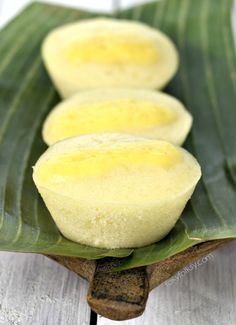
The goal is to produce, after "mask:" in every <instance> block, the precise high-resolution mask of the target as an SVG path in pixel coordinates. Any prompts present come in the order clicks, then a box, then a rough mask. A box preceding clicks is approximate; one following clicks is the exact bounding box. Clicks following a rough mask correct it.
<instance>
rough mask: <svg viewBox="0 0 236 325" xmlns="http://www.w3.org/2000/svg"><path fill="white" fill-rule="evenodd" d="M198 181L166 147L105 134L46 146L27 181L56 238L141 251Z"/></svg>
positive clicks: (196, 169)
mask: <svg viewBox="0 0 236 325" xmlns="http://www.w3.org/2000/svg"><path fill="white" fill-rule="evenodd" d="M200 176H201V170H200V166H199V164H198V162H197V161H196V159H195V158H194V157H193V156H192V155H191V154H190V153H188V152H187V151H186V150H184V149H182V148H180V147H177V146H174V145H172V144H170V143H168V142H165V141H161V140H155V139H147V138H144V137H140V136H135V135H128V134H121V133H120V134H119V133H104V134H97V135H84V136H79V137H74V138H69V139H66V140H63V141H60V142H57V143H56V144H54V145H52V146H51V147H49V149H48V150H47V151H46V152H45V153H44V154H43V155H42V156H41V157H40V159H39V160H38V162H37V163H36V165H35V166H34V172H33V179H34V182H35V184H36V186H37V188H38V190H39V192H40V194H41V195H42V197H43V199H44V202H45V204H46V206H47V207H48V209H49V211H50V213H51V215H52V217H53V219H54V220H55V222H56V224H57V226H58V228H59V229H60V231H61V232H62V234H63V235H64V236H65V237H67V238H69V239H71V240H73V241H76V242H79V243H81V244H85V245H90V246H94V247H104V248H118V247H141V246H144V245H148V244H151V243H153V242H156V241H158V240H160V239H162V238H163V237H164V236H165V235H166V234H167V233H168V232H169V231H170V230H171V229H172V228H173V226H174V225H175V223H176V221H177V220H178V218H179V217H180V215H181V213H182V211H183V209H184V207H185V205H186V203H187V201H188V200H189V198H190V197H191V195H192V193H193V191H194V188H195V186H196V184H197V182H198V180H199V178H200Z"/></svg>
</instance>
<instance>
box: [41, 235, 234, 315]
mask: <svg viewBox="0 0 236 325" xmlns="http://www.w3.org/2000/svg"><path fill="white" fill-rule="evenodd" d="M233 240H234V239H221V240H213V241H208V242H205V243H202V244H199V245H196V246H193V247H191V248H189V249H187V250H185V251H183V252H181V253H179V254H177V255H174V256H172V257H169V258H167V259H165V260H163V261H161V262H158V263H155V264H152V265H149V266H145V267H138V268H135V269H130V270H125V271H120V272H110V271H111V269H112V268H113V267H115V266H118V265H119V263H120V259H117V258H103V259H100V260H85V259H81V258H74V257H65V256H52V255H47V256H48V257H49V258H51V259H53V260H55V261H57V262H58V263H60V264H62V265H64V266H65V267H66V268H68V269H70V270H71V271H73V272H75V273H77V274H78V275H79V276H81V277H83V278H85V279H86V280H88V281H89V284H90V285H89V290H88V295H87V300H88V303H89V305H90V307H91V308H92V310H94V311H95V312H96V313H98V314H100V315H102V316H104V317H107V318H110V319H113V320H126V319H130V318H134V317H137V316H139V315H141V314H142V313H143V312H144V310H145V306H146V302H147V299H148V294H149V292H150V291H151V290H152V289H153V288H155V287H157V286H158V285H159V284H161V283H163V282H164V281H166V280H167V279H169V278H170V277H171V276H173V275H174V274H175V273H176V272H178V271H179V270H181V269H182V268H183V267H184V266H186V265H188V264H189V263H190V262H192V261H194V260H196V259H198V258H200V257H202V256H204V255H206V254H208V253H210V252H211V251H213V250H215V249H217V248H219V247H221V246H223V245H226V244H227V243H229V242H231V241H233Z"/></svg>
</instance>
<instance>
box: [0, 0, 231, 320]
mask: <svg viewBox="0 0 236 325" xmlns="http://www.w3.org/2000/svg"><path fill="white" fill-rule="evenodd" d="M195 1H197V0H195ZM216 1H217V0H216ZM29 2H31V1H30V0H0V26H3V25H4V24H5V23H6V22H7V21H8V20H9V19H11V18H12V17H13V16H14V15H15V14H16V13H18V12H19V10H21V9H22V8H23V7H24V6H25V5H26V4H28V3H29ZM48 2H52V3H60V4H67V5H68V6H72V7H80V8H85V9H94V10H100V11H110V10H111V9H112V8H113V7H114V6H117V3H119V5H120V6H121V7H124V6H129V5H131V4H133V3H138V2H139V3H140V2H145V1H135V0H120V1H117V0H115V1H111V0H76V1H75V0H64V1H63V0H61V1H59V0H55V1H54V0H51V1H48ZM234 16H235V15H234ZM233 23H234V25H235V23H236V20H235V19H234V20H233ZM0 42H1V40H0ZM0 50H1V43H0ZM235 251H236V242H235V243H232V244H231V245H228V247H225V248H222V249H220V250H218V251H216V252H214V253H213V257H211V258H210V259H209V261H208V262H207V263H203V264H202V265H201V266H199V267H198V268H197V269H194V270H193V271H191V272H189V273H186V274H184V275H183V276H182V277H181V278H180V279H179V280H176V281H174V283H173V284H172V285H170V286H167V285H165V284H163V285H161V286H160V287H158V288H156V289H155V290H154V291H153V292H152V293H151V294H150V297H149V301H148V304H147V308H146V311H145V313H144V315H143V316H142V317H140V318H138V319H135V320H130V321H125V322H119V323H118V322H113V321H110V320H108V319H105V318H102V317H98V320H97V323H98V324H99V325H115V324H119V325H153V324H155V325H182V324H184V325H195V324H197V325H208V324H212V325H215V324H217V325H218V324H219V325H234V324H235V323H236V275H235V270H236V252H235ZM200 262H201V261H200ZM87 287H88V286H87V283H86V281H84V280H83V279H81V278H79V277H78V276H76V275H75V274H74V273H72V272H70V271H68V270H66V269H65V268H63V267H62V266H60V265H58V264H57V263H55V262H52V261H51V260H49V259H47V258H46V257H43V256H40V255H34V254H15V253H4V252H0V325H31V324H32V325H77V324H78V325H89V324H90V309H89V307H88V306H87V303H86V292H87ZM93 324H94V323H93Z"/></svg>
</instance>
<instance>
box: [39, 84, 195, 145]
mask: <svg viewBox="0 0 236 325" xmlns="http://www.w3.org/2000/svg"><path fill="white" fill-rule="evenodd" d="M191 125H192V116H191V115H190V113H188V112H187V110H186V109H185V107H184V106H183V104H182V103H181V102H180V101H178V100H177V99H176V98H174V97H171V96H169V95H167V94H164V93H161V92H157V91H154V90H143V89H140V90H136V89H103V90H102V91H101V90H90V91H85V92H83V93H79V94H77V95H74V96H72V97H71V98H69V99H67V100H65V101H64V102H62V103H60V104H59V105H57V106H56V107H55V108H54V109H53V110H52V111H51V113H50V114H49V116H48V117H47V119H46V121H45V123H44V126H43V138H44V141H45V142H46V143H47V144H48V145H51V144H53V143H55V142H57V141H59V140H63V139H65V138H69V137H72V136H77V135H84V134H89V133H99V132H124V133H134V134H137V135H142V136H145V137H149V138H154V139H163V140H166V141H170V142H172V143H175V144H179V145H180V144H182V143H183V142H184V140H185V138H186V136H187V134H188V132H189V130H190V128H191Z"/></svg>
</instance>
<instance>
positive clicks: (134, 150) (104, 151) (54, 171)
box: [38, 141, 182, 184]
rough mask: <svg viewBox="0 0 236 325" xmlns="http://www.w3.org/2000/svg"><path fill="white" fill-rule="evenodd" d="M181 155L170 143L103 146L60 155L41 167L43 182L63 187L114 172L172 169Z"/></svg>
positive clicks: (40, 175) (40, 173) (40, 177)
mask: <svg viewBox="0 0 236 325" xmlns="http://www.w3.org/2000/svg"><path fill="white" fill-rule="evenodd" d="M181 157H182V155H181V152H180V151H179V150H178V149H177V148H176V147H174V146H173V145H171V144H169V143H166V142H163V143H162V142H158V143H157V142H156V143H155V142H154V141H153V142H149V143H148V144H145V143H142V144H140V143H133V144H128V143H127V144H126V145H125V146H124V145H122V146H115V145H114V146H111V145H110V146H106V145H100V146H98V148H86V149H83V150H80V151H77V152H71V153H67V154H64V155H61V156H60V155H58V156H56V157H55V158H54V159H51V160H49V161H47V162H46V163H44V164H43V165H41V168H40V170H39V171H38V172H39V174H38V177H39V180H40V182H43V183H44V184H48V183H58V182H59V183H60V182H61V181H64V180H65V178H70V179H71V180H74V179H75V178H76V179H77V178H85V177H106V176H107V175H109V173H110V172H112V171H114V170H117V169H122V170H125V171H127V173H129V171H130V170H132V168H138V169H140V168H141V170H144V171H145V170H148V168H149V169H150V168H151V169H152V170H153V168H154V169H155V168H158V169H159V168H160V167H164V168H169V167H171V166H173V165H175V164H177V163H178V162H179V161H181Z"/></svg>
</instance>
